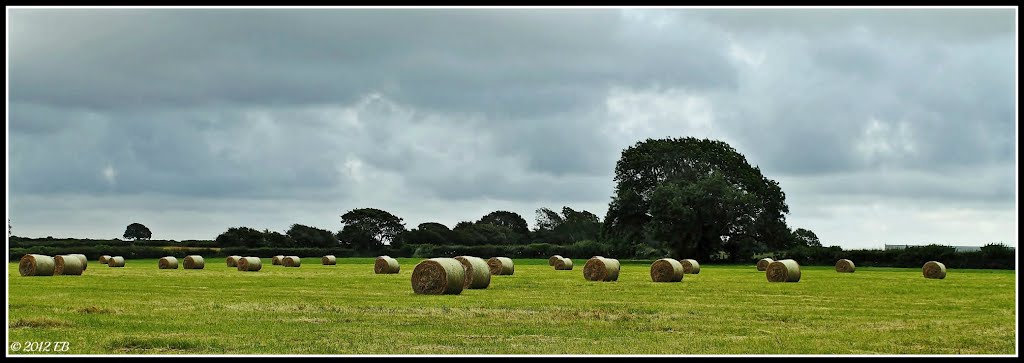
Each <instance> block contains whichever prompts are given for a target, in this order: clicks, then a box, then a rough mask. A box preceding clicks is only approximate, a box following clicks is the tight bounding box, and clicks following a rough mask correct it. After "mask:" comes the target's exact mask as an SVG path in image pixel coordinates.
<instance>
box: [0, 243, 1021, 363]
mask: <svg viewBox="0 0 1024 363" xmlns="http://www.w3.org/2000/svg"><path fill="white" fill-rule="evenodd" d="M421 260H422V259H399V262H400V263H401V265H402V271H401V273H400V274H397V275H375V274H374V273H373V259H372V258H347V259H339V260H338V265H336V266H322V265H320V259H319V258H308V259H303V260H302V267H299V268H285V267H282V266H273V265H271V263H270V259H263V264H264V265H263V270H262V271H259V272H255V273H252V272H250V273H245V272H239V271H236V270H235V269H234V268H229V267H227V266H226V265H225V263H224V259H221V258H217V259H208V260H207V261H206V268H205V269H204V270H182V269H180V268H179V269H178V270H158V269H157V261H156V260H129V261H127V263H126V266H125V267H124V268H110V267H107V266H104V265H100V264H99V263H97V262H96V261H95V260H93V261H90V262H89V267H88V270H87V271H86V272H85V274H84V275H83V276H52V277H21V276H20V275H19V274H18V265H17V263H10V264H8V277H9V280H8V281H9V286H10V287H9V288H10V290H9V291H8V298H9V306H8V307H9V309H10V315H9V317H8V327H9V334H10V341H9V343H10V342H22V343H24V342H29V341H36V342H39V341H49V342H60V341H66V342H69V343H70V349H69V350H68V351H67V352H66V353H67V354H123V353H128V354H145V353H157V354H733V353H738V354H1014V353H1015V351H1014V342H1015V326H1014V321H1015V312H1016V311H1015V306H1016V305H1015V296H1014V295H1015V294H1014V286H1015V282H1016V281H1015V276H1014V271H1006V270H954V269H951V270H949V271H948V275H947V277H946V279H945V280H928V279H925V278H923V277H922V276H921V271H920V269H901V268H865V267H858V269H857V272H856V273H853V274H839V273H836V272H835V271H834V270H833V269H832V268H831V267H809V266H804V267H803V268H802V269H801V271H802V279H801V280H800V282H798V283H769V282H767V280H766V279H765V276H764V273H763V272H757V271H755V269H754V267H753V266H749V267H747V266H714V265H707V266H701V273H700V274H699V275H686V276H685V278H684V279H683V282H681V283H653V282H651V280H650V275H649V265H647V264H624V265H623V266H622V271H621V274H620V276H619V281H617V282H588V281H586V280H584V279H583V268H582V265H583V263H584V262H585V261H583V260H576V261H574V262H575V263H576V265H577V266H576V267H575V268H574V269H573V270H572V271H554V270H553V268H551V267H549V266H547V260H516V261H515V262H516V267H515V274H514V275H512V276H493V277H492V279H491V285H490V287H489V288H487V289H483V290H464V291H463V292H462V294H461V295H448V296H425V295H415V294H413V292H412V287H411V285H410V275H411V273H412V269H413V267H414V266H415V264H416V263H417V262H419V261H421ZM179 263H180V261H179ZM8 353H9V354H24V352H13V351H11V348H10V345H8ZM49 354H61V353H53V352H51V353H49Z"/></svg>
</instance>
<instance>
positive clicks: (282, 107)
mask: <svg viewBox="0 0 1024 363" xmlns="http://www.w3.org/2000/svg"><path fill="white" fill-rule="evenodd" d="M631 11H633V10H630V11H622V10H598V9H575V10H525V9H524V10H506V9H500V10H497V9H494V10H452V9H447V10H425V9H419V10H380V9H374V10H370V9H364V10H354V9H333V10H323V9H317V10H315V11H309V10H300V9H291V10H269V9H267V10H230V11H216V10H181V9H175V10H152V9H150V10H135V9H131V10H106V9H103V10H98V9H55V10H54V9H12V10H11V12H10V16H9V21H10V25H9V26H10V28H9V40H10V44H9V49H10V54H9V63H10V67H9V79H10V81H9V89H10V92H9V96H8V97H9V108H10V120H9V133H10V145H9V158H10V166H9V171H10V179H9V180H10V183H9V187H10V193H11V196H12V198H15V197H17V198H20V200H29V199H26V198H29V197H31V198H33V199H31V200H32V201H35V202H32V203H28V202H21V203H18V204H13V206H16V207H17V208H14V207H12V213H15V214H20V215H23V216H25V215H28V216H34V217H30V218H41V217H39V216H41V215H43V214H45V213H42V214H41V213H39V212H38V210H39V209H38V208H41V207H34V205H36V204H41V203H45V202H42V201H45V200H54V201H60V200H64V199H67V196H68V195H75V196H90V197H92V198H98V199H90V200H91V201H90V202H89V203H88V205H89V206H92V207H95V208H96V209H97V211H96V212H95V213H114V212H110V211H111V210H112V208H117V204H119V203H120V204H124V203H135V202H138V201H142V200H150V201H154V202H155V203H165V202H166V201H167V200H168V199H177V200H180V202H181V203H183V204H184V205H200V206H201V205H217V206H218V207H217V208H221V209H223V210H227V211H230V210H231V209H233V208H256V207H253V206H254V205H259V206H260V207H258V208H260V209H259V211H254V212H252V213H251V214H246V216H247V217H246V218H250V217H251V218H253V219H254V220H259V221H260V222H259V223H263V224H264V225H268V226H270V225H272V224H271V222H270V221H275V220H280V219H282V218H283V219H289V223H295V222H302V221H295V220H291V219H292V218H293V217H291V216H292V215H294V214H295V213H298V212H294V213H291V212H289V211H287V210H274V209H273V208H271V207H268V206H270V205H274V204H275V203H278V204H282V205H288V206H289V208H293V209H304V207H303V206H304V205H308V206H311V205H313V204H316V207H315V208H312V207H310V209H309V210H308V211H307V212H308V213H306V214H302V217H303V218H313V217H310V216H312V215H318V214H317V213H321V214H330V213H335V212H334V211H335V210H337V211H343V210H347V209H351V208H356V207H361V206H367V205H376V206H387V207H388V208H394V209H395V210H394V211H393V212H395V213H396V214H399V215H402V212H403V211H404V210H407V211H410V212H409V213H415V215H417V216H423V217H422V218H428V217H429V219H434V218H436V219H438V220H443V221H450V222H451V223H452V224H453V223H454V222H456V221H458V220H469V219H475V218H479V215H483V214H484V213H486V212H488V211H489V210H487V211H482V212H481V213H477V212H480V211H477V210H476V209H472V208H481V210H483V209H492V208H491V207H492V206H493V209H500V208H502V206H507V207H508V208H513V207H514V208H519V209H516V210H522V211H527V212H529V211H531V210H532V209H535V208H538V207H541V206H549V207H558V206H560V205H575V204H580V205H606V204H607V202H608V198H609V196H610V195H611V188H612V186H613V185H612V182H611V180H612V173H613V169H614V164H615V161H616V160H617V159H618V156H619V153H620V152H621V149H622V148H623V147H626V146H629V145H631V144H633V143H634V142H636V141H639V140H638V139H636V138H642V137H647V136H650V137H665V136H673V137H680V136H688V135H698V136H705V135H706V136H711V137H716V138H725V139H728V140H729V141H730V142H733V141H735V144H736V145H739V146H741V151H742V152H744V153H745V154H746V155H747V157H748V159H750V160H751V161H752V162H753V163H755V164H758V165H760V166H761V168H762V171H763V172H764V173H765V175H766V176H768V177H769V178H777V179H779V180H782V181H784V184H783V188H784V190H785V191H786V193H787V196H789V197H790V198H791V201H792V203H791V210H793V215H794V216H802V215H806V214H802V213H805V212H804V211H811V210H815V208H819V207H820V206H819V205H818V204H817V203H820V201H821V200H826V201H827V200H830V199H828V198H835V199H842V200H843V201H844V203H845V202H848V203H851V205H860V206H863V205H867V204H869V203H871V201H875V200H892V199H896V198H904V199H905V200H907V204H908V205H923V203H937V204H939V205H942V204H943V203H945V204H947V205H969V206H970V208H976V209H978V210H988V209H986V208H989V209H991V210H1005V203H1007V202H1006V201H1007V200H1009V199H1010V198H1012V195H1013V188H1012V186H1013V183H1014V177H1013V176H1012V175H1010V174H1008V171H1007V170H1011V169H1010V166H1011V165H1012V164H1013V162H1014V161H1015V160H1016V154H1015V148H1014V143H1015V136H1014V135H1015V134H1016V133H1015V132H1014V131H1015V109H1014V105H1015V102H1016V100H1015V99H1014V95H1015V83H1014V80H1015V79H1016V77H1015V76H1016V73H1015V72H1016V70H1015V67H1016V55H1015V48H1014V46H1013V44H1014V43H1015V41H1016V36H1015V33H1014V24H1013V16H1014V14H1013V11H1012V10H1003V9H994V10H991V9H990V10H985V9H982V10H964V11H960V10H956V11H952V10H928V9H924V10H897V11H892V10H880V9H872V10H834V9H822V10H813V11H808V10H804V9H800V10H792V9H782V10H757V9H742V10H737V9H733V10H705V9H688V10H682V11H676V10H663V9H646V10H640V11H638V12H631ZM637 14H640V15H637ZM652 19H653V20H652ZM737 47H739V48H742V49H745V50H746V51H747V53H749V54H751V55H753V57H752V58H751V59H757V57H756V56H757V55H758V54H761V53H763V54H764V58H763V61H762V62H761V63H760V64H759V65H756V66H754V65H749V64H747V63H746V62H747V60H744V59H734V58H733V57H732V56H731V55H730V54H731V53H732V52H734V51H736V50H737V49H739V48H737ZM611 90H618V91H616V92H625V93H627V94H628V93H630V92H633V93H635V96H636V97H637V98H638V99H640V101H637V102H636V104H635V105H631V106H630V107H626V108H625V109H623V110H617V111H615V112H612V111H613V110H610V109H609V104H608V101H609V99H610V97H613V96H615V95H617V94H618V93H616V92H612V91H611ZM673 92H677V93H673ZM373 95H376V96H373ZM662 95H668V96H665V98H664V99H656V98H658V97H661V96H662ZM678 95H685V96H686V97H693V98H694V99H699V100H701V102H703V103H701V104H700V107H698V108H701V107H704V105H705V103H706V106H707V109H708V110H710V111H709V112H708V115H709V116H708V119H707V120H704V119H702V117H703V116H702V114H701V112H700V111H702V109H700V110H696V111H695V110H690V109H687V107H689V106H687V103H686V101H687V99H686V98H685V97H682V96H678ZM677 96H678V97H677ZM673 97H676V98H673ZM651 99H656V100H655V101H656V102H655V101H651ZM644 100H647V101H644ZM633 116H635V117H633ZM871 120H876V121H877V125H875V126H872V124H871ZM629 122H635V123H636V124H635V125H632V124H628V125H624V123H629ZM346 161H358V163H357V164H358V165H360V168H361V169H359V170H358V172H357V173H356V174H355V175H350V174H351V170H349V169H348V167H349V166H347V165H346ZM107 166H111V167H113V168H114V169H115V170H116V178H115V182H114V183H109V182H108V181H107V180H106V179H105V178H104V176H103V169H104V168H106V167H107ZM818 197H821V198H823V199H816V198H818ZM226 200H242V201H249V202H251V203H255V204H251V203H250V204H247V203H248V202H239V203H233V202H232V203H229V202H225V201H226ZM427 200H429V201H430V202H429V203H428V202H425V201H427ZM37 202H38V203H37ZM421 202H422V203H424V204H423V205H418V204H417V203H421ZM261 203H262V204H261ZM411 204H417V205H416V206H413V205H411ZM445 205H455V206H459V207H458V208H455V207H453V208H444V207H443V206H445ZM527 205H530V206H532V207H527ZM485 206H486V207H485ZM460 208H463V209H460ZM465 208H470V209H472V212H469V211H468V209H465ZM26 210H34V211H37V212H33V213H29V212H25V211H26ZM219 210H220V209H219ZM413 211H414V212H413ZM592 212H595V213H598V214H603V210H601V211H599V210H592ZM83 213H84V212H83ZM117 213H121V212H117ZM140 213H141V212H140ZM168 213H185V212H182V211H181V210H178V209H174V211H170V212H168ZM188 213H200V214H202V213H205V212H203V211H202V209H198V210H196V211H194V212H193V211H189V212H188ZM217 213H222V214H220V215H218V217H217V219H216V223H244V222H243V221H241V220H238V219H232V218H233V217H230V216H225V215H230V212H217ZM993 213H996V212H993ZM115 214H116V213H115ZM463 214H466V215H463ZM477 214H479V215H477ZM981 214H984V213H981ZM117 215H119V216H120V215H123V213H121V214H117ZM147 215H152V216H154V218H156V217H155V216H156V214H147ZM839 215H841V214H839ZM531 216H532V213H526V214H524V217H526V218H527V219H528V220H530V219H531ZM335 217H336V216H333V214H331V215H330V216H328V217H323V219H322V220H321V219H318V221H321V222H318V223H323V224H324V225H325V226H326V225H332V224H333V223H335V222H336V221H335V220H334V219H335ZM176 220H178V221H180V223H198V222H196V221H195V220H193V219H189V218H178V219H176ZM186 221H187V222H186ZM424 221H426V220H423V221H415V222H416V223H418V222H424ZM409 222H410V223H412V222H413V221H409ZM818 222H821V220H818ZM34 223H35V225H38V226H43V225H45V223H41V222H34ZM83 223H84V222H83ZM211 223H214V222H211ZM274 223H276V222H274ZM282 223H283V222H282ZM821 223H824V222H821ZM826 225H830V224H826ZM286 227H287V226H285V228H286ZM807 227H811V228H812V229H814V228H813V226H807ZM119 228H123V227H119ZM203 228H205V229H203V230H204V231H209V230H222V229H223V228H226V226H217V227H209V226H206V227H203ZM268 228H269V227H268ZM275 228H276V227H275ZM830 228H831V227H830ZM815 230H816V232H819V234H828V233H829V232H828V231H819V230H817V229H815ZM837 231H838V230H837ZM204 233H207V232H204ZM836 233H839V232H836ZM843 233H845V232H843ZM44 236H45V235H44ZM194 238H209V236H194Z"/></svg>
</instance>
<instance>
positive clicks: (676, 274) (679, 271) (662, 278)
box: [651, 258, 684, 282]
mask: <svg viewBox="0 0 1024 363" xmlns="http://www.w3.org/2000/svg"><path fill="white" fill-rule="evenodd" d="M683 273H684V270H683V264H682V263H679V261H676V260H675V259H671V258H662V259H660V260H657V261H654V263H652V264H651V281H654V282H679V281H683Z"/></svg>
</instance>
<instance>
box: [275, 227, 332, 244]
mask: <svg viewBox="0 0 1024 363" xmlns="http://www.w3.org/2000/svg"><path fill="white" fill-rule="evenodd" d="M327 234H331V232H327ZM331 237H334V235H331ZM263 243H264V246H267V247H301V246H299V245H298V244H297V243H296V242H295V240H294V239H292V238H291V237H290V236H288V235H287V234H283V233H281V232H278V231H271V230H269V229H264V230H263Z"/></svg>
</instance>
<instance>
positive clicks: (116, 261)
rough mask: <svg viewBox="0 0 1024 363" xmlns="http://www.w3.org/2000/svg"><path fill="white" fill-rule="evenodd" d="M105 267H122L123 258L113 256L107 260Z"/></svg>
mask: <svg viewBox="0 0 1024 363" xmlns="http://www.w3.org/2000/svg"><path fill="white" fill-rule="evenodd" d="M107 266H110V267H124V257H121V256H114V257H111V258H110V259H109V260H107Z"/></svg>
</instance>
